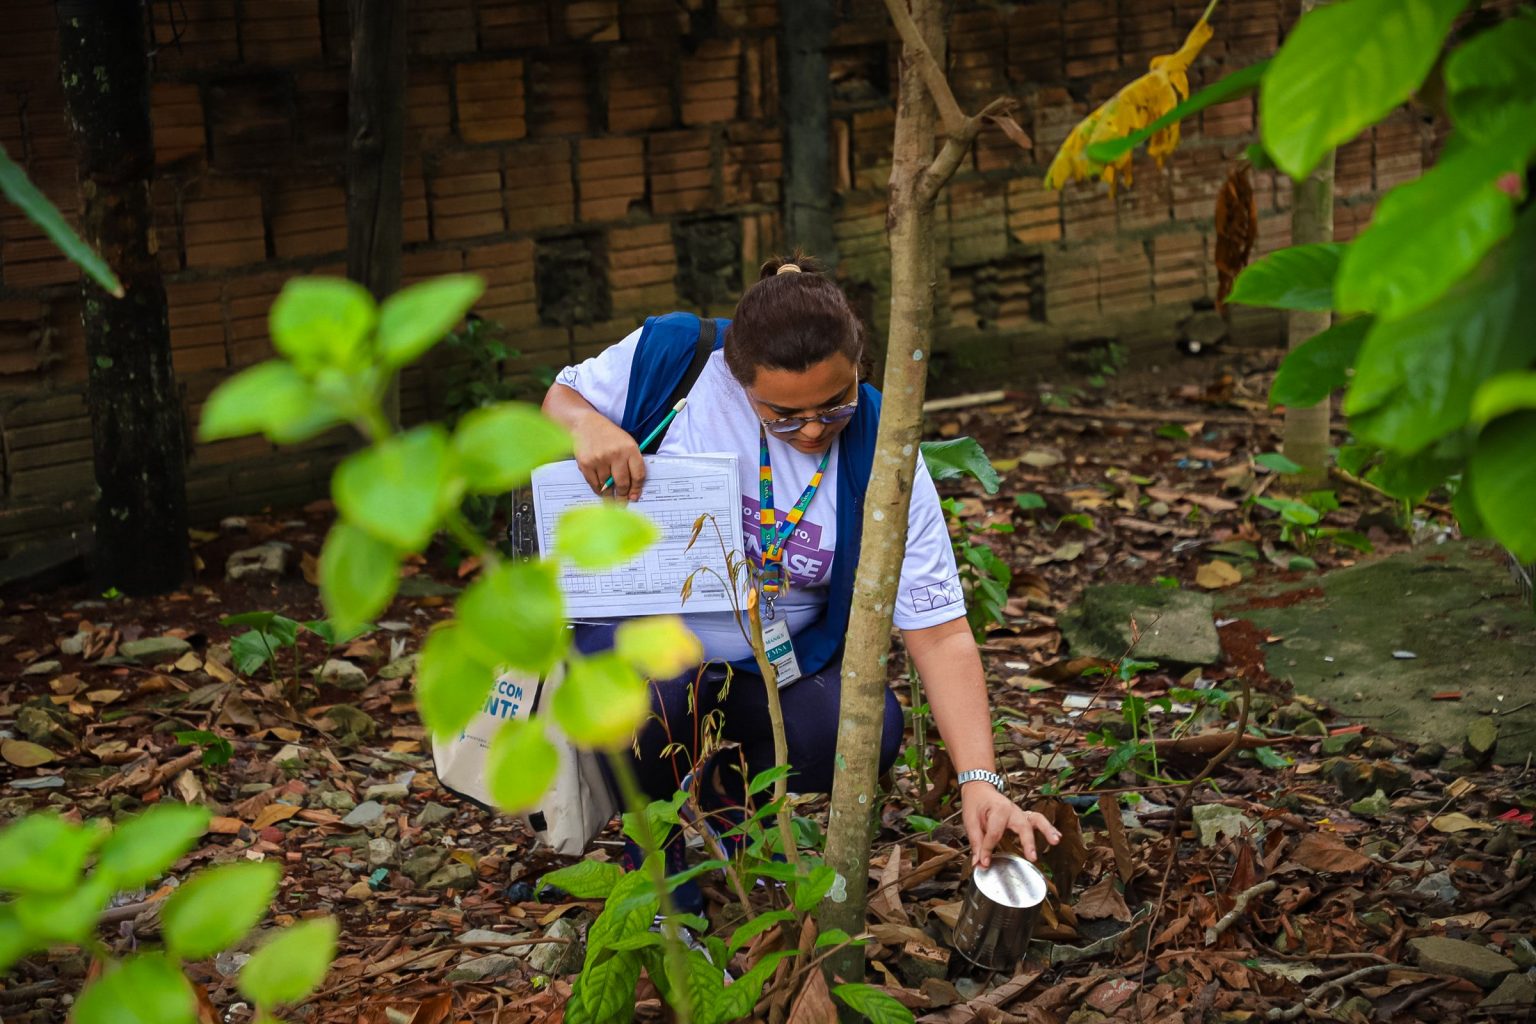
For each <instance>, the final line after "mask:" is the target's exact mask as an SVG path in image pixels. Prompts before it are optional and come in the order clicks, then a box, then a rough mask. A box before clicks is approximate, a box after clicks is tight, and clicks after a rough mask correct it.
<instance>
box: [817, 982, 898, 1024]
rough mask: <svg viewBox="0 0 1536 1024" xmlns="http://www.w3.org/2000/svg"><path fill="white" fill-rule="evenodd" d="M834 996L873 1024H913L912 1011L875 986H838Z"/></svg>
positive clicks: (834, 989)
mask: <svg viewBox="0 0 1536 1024" xmlns="http://www.w3.org/2000/svg"><path fill="white" fill-rule="evenodd" d="M832 994H833V995H835V996H837V998H839V999H841V1000H842V1001H843V1002H845V1003H847V1004H848V1006H849V1007H850V1008H851V1009H852V1010H853V1011H854V1012H855V1013H857V1014H859V1015H860V1016H862V1017H863V1018H864V1019H865V1020H868V1021H871V1022H872V1024H912V1011H911V1010H909V1009H907V1008H906V1007H905V1006H902V1005H901V1004H900V1003H899V1002H897V1001H896V997H895V996H893V995H890V994H888V993H886V992H882V991H881V990H880V989H878V988H875V986H873V985H864V984H852V985H838V986H836V987H835V988H833V989H832Z"/></svg>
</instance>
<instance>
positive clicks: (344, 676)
mask: <svg viewBox="0 0 1536 1024" xmlns="http://www.w3.org/2000/svg"><path fill="white" fill-rule="evenodd" d="M320 681H321V682H322V683H330V684H331V685H332V686H335V687H339V688H341V689H343V690H361V689H362V688H363V687H365V686H367V685H368V673H367V672H364V671H363V670H362V669H361V668H360V667H358V666H357V665H354V664H352V662H350V661H347V660H346V659H345V658H331V659H330V660H328V661H327V662H326V663H325V664H324V665H321V666H320Z"/></svg>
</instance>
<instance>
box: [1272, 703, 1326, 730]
mask: <svg viewBox="0 0 1536 1024" xmlns="http://www.w3.org/2000/svg"><path fill="white" fill-rule="evenodd" d="M1316 717H1317V713H1316V712H1315V711H1313V710H1312V709H1311V708H1309V707H1307V706H1306V705H1305V704H1301V703H1299V702H1297V701H1291V702H1290V703H1289V704H1282V705H1280V707H1278V708H1276V709H1275V727H1276V728H1277V729H1295V728H1296V727H1297V726H1298V725H1300V724H1301V723H1302V722H1305V721H1307V720H1308V719H1309V718H1316Z"/></svg>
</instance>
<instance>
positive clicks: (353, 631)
mask: <svg viewBox="0 0 1536 1024" xmlns="http://www.w3.org/2000/svg"><path fill="white" fill-rule="evenodd" d="M320 557H321V558H322V559H323V558H324V557H325V553H324V552H321V554H320ZM322 571H323V570H322ZM323 585H324V584H323V582H322V586H323ZM304 628H305V629H307V630H309V631H310V632H311V633H313V634H315V636H317V637H319V638H320V639H321V640H324V641H325V642H326V643H327V644H329V645H330V646H332V647H340V646H341V645H342V644H345V643H350V642H351V641H353V640H356V639H357V638H358V637H360V636H362V635H363V634H364V633H372V632H373V631H374V630H375V629H376V628H378V627H376V626H375V625H374V624H373V623H371V622H359V623H356V624H348V625H346V626H340V625H337V624H336V623H335V622H333V621H331V620H329V619H309V620H308V621H306V622H305V623H304Z"/></svg>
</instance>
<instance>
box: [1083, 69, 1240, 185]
mask: <svg viewBox="0 0 1536 1024" xmlns="http://www.w3.org/2000/svg"><path fill="white" fill-rule="evenodd" d="M1268 66H1269V61H1267V60H1262V61H1259V62H1258V63H1257V64H1250V65H1249V66H1248V67H1246V68H1240V69H1239V70H1237V71H1234V72H1232V73H1231V74H1230V75H1228V76H1227V77H1226V78H1223V79H1220V80H1218V81H1215V82H1212V83H1211V84H1210V85H1208V86H1206V87H1205V88H1204V89H1201V90H1200V91H1199V92H1197V93H1195V94H1194V95H1193V96H1191V97H1190V98H1189V99H1187V100H1185V101H1184V102H1183V103H1180V104H1179V105H1178V106H1176V107H1174V108H1173V109H1172V110H1170V111H1168V113H1166V114H1164V115H1163V116H1162V117H1160V118H1158V119H1157V120H1156V121H1153V122H1152V123H1151V124H1149V125H1147V126H1146V127H1145V128H1142V129H1141V130H1139V131H1136V132H1133V133H1131V134H1130V135H1127V136H1124V137H1123V138H1119V139H1108V140H1106V141H1104V142H1095V143H1093V144H1092V145H1091V146H1089V147H1088V151H1087V156H1088V159H1089V160H1091V161H1093V162H1094V163H1097V164H1110V163H1114V162H1115V161H1116V160H1118V159H1120V158H1121V157H1122V156H1124V155H1125V154H1127V153H1129V152H1130V151H1131V150H1133V149H1135V148H1136V147H1137V146H1139V145H1141V144H1142V143H1143V142H1146V141H1147V140H1148V139H1150V138H1151V137H1152V136H1154V135H1156V134H1157V133H1158V132H1160V131H1162V130H1163V129H1164V128H1167V127H1169V126H1170V125H1174V124H1178V123H1179V122H1180V121H1182V120H1184V119H1185V118H1187V117H1193V116H1194V115H1196V114H1198V113H1200V112H1201V111H1202V110H1204V109H1206V108H1207V107H1214V106H1215V105H1216V104H1218V103H1225V102H1227V101H1228V100H1233V99H1236V98H1237V97H1239V96H1243V95H1246V94H1247V93H1250V92H1252V91H1253V90H1254V89H1257V88H1258V87H1259V80H1260V79H1261V78H1262V77H1263V75H1264V69H1265V68H1267V67H1268Z"/></svg>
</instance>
